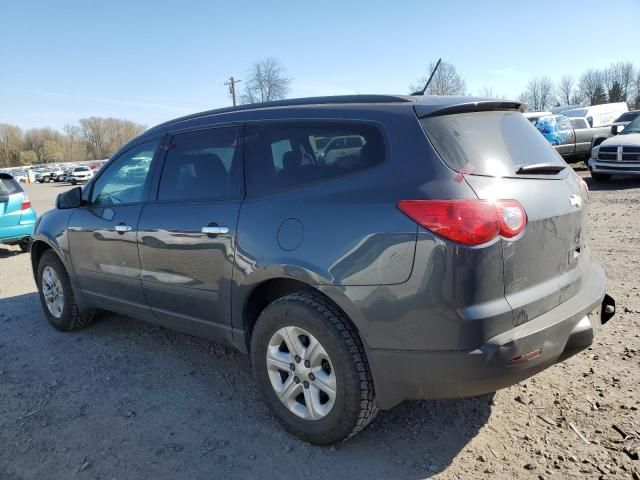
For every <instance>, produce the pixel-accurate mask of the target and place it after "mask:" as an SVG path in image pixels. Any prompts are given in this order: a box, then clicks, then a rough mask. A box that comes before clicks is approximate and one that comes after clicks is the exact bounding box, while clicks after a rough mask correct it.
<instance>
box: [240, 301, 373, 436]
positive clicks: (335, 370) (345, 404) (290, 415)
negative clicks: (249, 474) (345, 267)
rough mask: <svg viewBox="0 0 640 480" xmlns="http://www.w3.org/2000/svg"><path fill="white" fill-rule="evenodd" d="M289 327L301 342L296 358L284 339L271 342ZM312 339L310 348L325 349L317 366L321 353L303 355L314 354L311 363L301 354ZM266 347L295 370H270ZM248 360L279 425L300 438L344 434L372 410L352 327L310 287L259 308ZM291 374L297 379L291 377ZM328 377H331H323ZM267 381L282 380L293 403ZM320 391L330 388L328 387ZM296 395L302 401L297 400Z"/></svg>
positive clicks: (361, 425)
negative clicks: (316, 346) (309, 406)
mask: <svg viewBox="0 0 640 480" xmlns="http://www.w3.org/2000/svg"><path fill="white" fill-rule="evenodd" d="M291 328H293V329H295V330H293V331H295V332H301V333H302V335H301V336H298V337H297V339H298V340H297V341H298V344H297V346H296V348H297V347H302V348H303V350H299V353H300V354H301V357H302V358H300V357H298V358H296V357H295V356H294V355H293V353H292V352H291V351H288V350H289V349H288V345H289V344H288V343H286V341H285V343H286V345H285V344H284V343H283V344H281V345H280V347H278V346H274V345H276V344H278V343H279V338H280V337H279V334H280V332H282V331H287V329H291ZM305 334H309V335H310V336H311V337H306V339H307V340H308V342H309V343H308V346H307V347H305V346H304V345H303V343H304V341H303V340H304V338H305V336H306V335H305ZM283 338H284V337H283ZM287 338H290V339H291V338H296V337H295V336H289V337H287ZM274 339H278V340H275V341H274ZM316 340H317V341H318V342H319V348H315V351H316V352H318V351H322V352H323V355H324V354H326V358H325V359H322V360H321V363H320V364H319V365H321V367H318V366H317V365H318V364H317V363H316V360H317V359H318V357H322V356H323V355H310V356H309V358H312V359H315V360H314V363H316V367H314V365H311V364H309V363H307V362H306V361H305V358H304V355H305V353H307V352H309V351H310V350H312V349H311V348H310V347H311V346H312V345H315V342H316ZM294 341H296V340H294ZM283 345H284V346H283ZM283 348H284V350H285V351H283V350H282V349H283ZM296 348H294V350H296ZM274 349H275V350H274ZM267 352H276V355H278V358H279V359H280V358H281V357H280V355H282V359H283V360H280V361H282V362H283V365H286V361H288V360H287V359H289V358H290V359H292V361H291V365H293V367H294V368H295V370H293V371H288V370H287V371H285V370H284V369H278V370H277V371H276V370H273V369H271V370H270V369H269V367H268V360H267ZM325 361H326V362H327V363H325ZM295 362H297V363H295ZM251 363H252V366H253V372H254V377H255V380H256V383H257V385H258V388H259V389H260V391H261V393H262V396H263V398H264V400H265V402H266V403H267V405H269V407H270V408H271V410H272V412H273V414H274V415H275V417H276V418H277V419H278V421H279V422H280V423H281V424H282V426H283V427H284V429H285V430H287V431H288V432H289V433H291V434H293V435H295V436H297V437H298V438H300V439H302V440H304V441H306V442H310V443H314V444H318V445H331V444H335V443H338V442H341V441H343V440H346V439H348V438H349V437H351V436H353V435H355V434H356V433H358V432H359V431H361V430H363V429H364V428H365V427H366V426H367V425H368V424H369V423H370V422H371V420H373V418H374V417H375V415H376V414H377V412H378V408H377V405H376V402H375V394H374V388H373V381H372V378H371V372H370V370H369V364H368V362H367V358H366V354H365V351H364V347H363V345H362V342H361V340H360V338H359V336H358V334H357V332H356V330H355V328H354V327H353V325H352V324H351V323H350V322H349V320H348V319H347V318H346V317H345V316H344V314H343V313H342V312H340V310H339V309H338V308H337V307H336V306H335V305H333V304H332V303H331V302H329V301H328V300H327V299H325V298H324V297H322V296H321V295H320V294H318V293H316V292H300V293H294V294H290V295H287V296H285V297H282V298H280V299H278V300H276V301H275V302H273V303H271V304H270V305H268V306H267V307H266V308H265V309H264V310H263V312H262V313H261V314H260V316H259V317H258V320H257V322H256V325H255V328H254V330H253V334H252V336H251ZM271 367H273V365H271ZM306 367H310V368H308V369H307V368H306ZM314 368H315V369H314ZM320 368H321V369H322V370H320ZM289 369H290V370H291V367H289ZM274 372H275V373H274ZM309 372H311V374H309ZM313 372H316V375H317V376H316V377H314V376H313V375H312V374H313ZM327 372H329V373H327ZM285 375H287V376H286V379H285V378H284V376H285ZM331 375H333V377H331ZM298 376H300V377H301V378H298ZM321 376H323V378H322V379H321V378H320V377H321ZM274 378H275V380H274ZM290 378H291V379H292V380H291V383H288V382H289V381H290ZM296 378H298V381H297V382H294V380H296ZM330 378H333V380H332V381H329V379H330ZM305 379H306V380H305ZM273 382H277V383H279V382H282V391H285V390H289V391H293V393H292V394H291V395H290V396H289V397H288V399H289V402H290V405H294V407H293V410H292V408H291V407H289V406H287V405H285V403H283V402H284V400H283V401H281V400H280V398H279V396H278V394H277V393H276V387H275V386H274V385H273ZM322 382H326V383H322ZM329 384H331V385H333V386H334V390H333V393H334V394H333V395H332V396H329V395H327V393H325V390H323V389H324V385H329ZM287 385H289V387H290V388H287V387H286V386H287ZM294 389H295V390H294ZM296 392H299V393H296ZM326 392H329V393H331V389H327V390H326ZM294 395H298V397H297V400H296V399H294V398H293V396H294ZM307 395H310V397H307ZM323 395H324V402H325V403H324V404H322V401H323ZM302 398H304V404H303V403H301V402H302ZM307 398H310V399H311V398H313V399H315V400H312V404H315V405H316V407H314V408H312V409H307V407H306V404H307ZM323 409H324V411H323ZM294 410H295V411H297V412H306V414H309V412H313V411H314V410H315V416H316V418H315V419H311V418H303V417H302V416H301V414H300V413H298V414H296V413H294ZM312 416H313V414H312Z"/></svg>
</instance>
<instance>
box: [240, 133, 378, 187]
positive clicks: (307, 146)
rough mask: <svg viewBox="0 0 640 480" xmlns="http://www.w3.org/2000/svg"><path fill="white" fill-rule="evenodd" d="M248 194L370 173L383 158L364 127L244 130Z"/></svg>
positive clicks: (375, 137)
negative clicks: (354, 173) (370, 169)
mask: <svg viewBox="0 0 640 480" xmlns="http://www.w3.org/2000/svg"><path fill="white" fill-rule="evenodd" d="M246 137H247V138H246V143H245V148H246V150H245V159H246V164H247V168H246V181H247V193H248V194H250V195H258V194H262V193H268V192H273V191H277V190H280V189H285V188H289V187H293V186H297V185H302V184H306V183H310V182H315V181H319V180H328V179H331V178H335V177H338V176H341V175H346V174H349V173H352V172H356V171H359V170H363V169H366V168H370V167H373V166H375V165H377V164H379V163H381V162H382V161H384V159H385V156H386V146H385V143H384V140H383V137H382V133H381V131H380V130H379V129H378V128H377V127H375V126H373V125H369V124H360V123H350V122H349V123H347V122H326V121H318V122H316V121H310V122H305V121H296V122H289V121H286V122H265V123H255V124H252V125H249V126H247V130H246Z"/></svg>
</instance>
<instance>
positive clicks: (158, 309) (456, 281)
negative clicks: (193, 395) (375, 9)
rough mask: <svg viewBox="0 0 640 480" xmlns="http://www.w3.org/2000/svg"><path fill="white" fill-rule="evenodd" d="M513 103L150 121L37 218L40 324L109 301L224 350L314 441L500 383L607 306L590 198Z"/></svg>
mask: <svg viewBox="0 0 640 480" xmlns="http://www.w3.org/2000/svg"><path fill="white" fill-rule="evenodd" d="M522 109H523V105H522V104H520V103H518V102H510V101H505V100H489V99H478V98H471V97H434V96H387V95H355V96H338V97H318V98H310V99H294V100H283V101H276V102H268V103H264V104H253V105H244V106H239V107H232V108H225V109H220V110H213V111H208V112H203V113H199V114H195V115H191V116H187V117H182V118H178V119H176V120H173V121H170V122H167V123H164V124H161V125H158V126H156V127H154V128H151V129H149V130H147V131H146V132H145V133H144V134H142V135H141V136H140V137H138V138H136V139H134V140H132V141H131V142H129V143H128V144H127V145H125V146H124V147H122V148H121V149H120V151H119V152H117V153H116V154H115V155H114V156H113V158H111V160H110V161H109V163H108V164H107V165H106V166H105V167H103V168H102V169H101V170H100V172H99V173H98V174H97V175H96V176H95V177H94V178H93V179H92V180H91V181H90V182H89V183H88V184H87V185H85V186H84V188H79V187H78V188H74V189H71V190H69V191H68V192H65V193H63V194H60V195H59V196H58V199H57V205H56V206H57V208H56V209H54V210H52V211H50V212H47V213H46V214H44V215H43V216H42V217H41V218H40V221H39V222H38V224H37V226H36V231H35V234H34V241H33V246H32V254H31V255H32V256H31V260H32V267H33V272H34V278H35V281H36V284H37V286H38V290H39V294H40V300H41V303H42V308H43V310H44V313H45V315H46V318H47V319H48V321H49V322H50V323H51V325H53V326H54V327H55V328H57V329H59V330H62V331H69V330H75V329H78V328H81V327H86V326H87V325H89V324H90V323H91V322H92V320H93V318H94V315H95V312H96V311H98V310H100V309H104V310H110V311H114V312H118V313H121V314H125V315H130V316H133V317H136V318H139V319H143V320H146V321H149V322H152V323H156V324H159V325H163V326H167V327H171V328H175V329H177V330H181V331H184V332H187V333H191V334H194V335H197V336H201V337H204V338H208V339H212V340H217V341H220V342H223V343H225V344H227V345H231V346H233V347H235V348H237V349H238V350H240V351H241V352H244V353H247V354H249V355H250V357H251V362H252V366H253V371H254V375H255V382H256V385H257V386H258V388H259V390H260V391H261V392H262V395H263V398H264V400H265V402H266V403H267V404H268V405H269V407H270V408H271V410H272V412H273V414H274V416H275V417H276V418H277V419H278V420H279V421H280V423H281V424H282V425H283V426H284V428H285V429H286V430H288V431H289V432H291V433H293V434H295V435H297V436H298V437H299V438H301V439H303V440H305V441H309V442H312V443H317V444H333V443H336V442H339V441H342V440H344V439H346V438H349V437H350V436H352V435H354V434H356V433H357V432H359V431H360V430H362V429H363V428H365V427H366V425H367V424H368V423H369V422H370V421H371V420H372V419H373V418H374V417H375V415H376V412H377V411H378V409H389V408H392V407H394V406H395V405H397V404H398V403H400V402H402V401H403V400H409V399H422V398H456V397H466V396H471V395H478V394H483V393H486V392H492V391H495V390H496V389H500V388H504V387H507V386H509V385H512V384H514V383H517V382H519V381H521V380H523V379H526V378H528V377H530V376H531V375H534V374H536V373H538V372H540V371H542V370H544V369H545V368H547V367H550V366H551V365H553V364H555V363H557V362H560V361H562V360H564V359H566V358H568V357H570V356H572V355H574V354H576V353H577V352H579V351H581V350H583V349H585V348H587V347H588V346H589V345H590V344H591V343H592V341H593V336H594V334H595V333H594V332H595V331H596V329H597V328H599V327H600V326H601V324H604V323H606V322H607V321H608V320H609V318H610V317H611V316H612V315H613V312H614V310H615V305H614V303H613V300H612V299H611V298H610V297H609V296H607V295H606V294H605V291H606V288H605V287H606V278H605V275H604V272H603V270H602V268H601V267H600V266H599V265H597V264H596V263H595V262H594V261H593V260H592V258H591V254H590V251H589V247H588V245H587V243H586V240H587V227H586V220H587V215H586V206H587V201H588V195H587V193H588V192H587V188H586V184H585V183H584V181H582V180H581V179H580V178H579V177H578V176H577V175H575V173H574V172H573V171H572V170H571V169H570V168H568V166H567V164H566V163H565V162H564V161H563V160H562V158H561V157H560V156H559V155H558V154H557V153H556V152H555V150H554V149H553V148H552V147H551V146H550V145H549V143H548V142H547V141H546V140H545V139H544V138H543V137H542V136H541V135H540V134H539V133H538V132H537V131H536V129H535V128H534V127H533V126H532V125H531V124H530V123H529V122H528V121H527V120H525V118H524V117H523V116H522V114H521V111H522ZM354 137H359V138H360V140H359V142H358V143H359V144H360V145H361V146H360V147H359V148H358V149H357V151H353V150H352V148H354V149H355V148H356V147H349V151H348V152H347V153H346V154H345V155H344V156H334V155H330V156H328V155H325V156H324V159H323V161H322V162H321V161H319V159H318V153H319V150H318V147H317V145H324V148H326V145H328V144H329V143H330V142H331V139H333V138H354ZM316 139H322V141H316ZM327 139H328V140H327ZM314 145H315V146H316V147H314ZM135 166H144V167H145V169H146V171H145V172H144V174H142V175H139V174H136V175H133V176H131V175H127V174H126V173H127V172H129V171H130V170H131V168H132V167H135Z"/></svg>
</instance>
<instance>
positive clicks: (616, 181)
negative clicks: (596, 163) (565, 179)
mask: <svg viewBox="0 0 640 480" xmlns="http://www.w3.org/2000/svg"><path fill="white" fill-rule="evenodd" d="M583 178H584V181H585V182H587V185H588V186H589V190H590V191H593V192H598V191H610V190H627V189H630V188H638V186H639V185H640V182H638V180H637V179H635V180H633V179H630V178H629V177H623V176H615V175H614V176H613V177H611V180H608V181H606V182H596V181H595V180H594V179H593V178H592V177H591V176H590V175H589V176H584V177H583Z"/></svg>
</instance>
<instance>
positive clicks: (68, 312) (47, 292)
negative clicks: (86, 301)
mask: <svg viewBox="0 0 640 480" xmlns="http://www.w3.org/2000/svg"><path fill="white" fill-rule="evenodd" d="M38 292H39V294H40V302H41V303H42V309H43V310H44V313H45V315H46V317H47V320H49V323H51V325H53V326H54V327H55V328H56V329H58V330H61V331H63V332H68V331H71V330H76V329H78V328H83V327H86V326H87V325H90V324H91V322H92V321H93V314H82V313H80V310H79V309H78V305H77V304H76V301H75V296H74V294H73V287H72V286H71V281H70V280H69V275H68V274H67V271H66V269H65V268H64V265H63V264H62V262H61V261H60V258H58V256H57V255H56V254H55V253H54V252H53V251H52V250H48V251H46V252H45V253H44V254H43V255H42V258H41V259H40V263H39V264H38Z"/></svg>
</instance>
